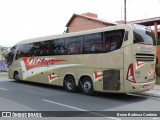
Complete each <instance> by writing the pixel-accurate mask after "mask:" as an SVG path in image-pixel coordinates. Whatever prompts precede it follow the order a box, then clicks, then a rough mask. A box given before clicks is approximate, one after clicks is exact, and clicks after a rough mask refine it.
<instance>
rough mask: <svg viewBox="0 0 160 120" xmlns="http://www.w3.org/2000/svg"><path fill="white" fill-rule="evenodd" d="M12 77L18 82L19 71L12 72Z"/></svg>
mask: <svg viewBox="0 0 160 120" xmlns="http://www.w3.org/2000/svg"><path fill="white" fill-rule="evenodd" d="M14 79H15V81H16V82H20V79H19V73H18V72H17V71H16V72H14Z"/></svg>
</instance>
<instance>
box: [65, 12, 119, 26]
mask: <svg viewBox="0 0 160 120" xmlns="http://www.w3.org/2000/svg"><path fill="white" fill-rule="evenodd" d="M76 16H78V17H83V18H86V19H89V20H93V21H97V22H101V23H103V24H106V25H108V24H109V25H116V24H117V23H114V22H111V21H106V20H102V19H98V18H94V17H89V16H85V15H79V14H75V13H74V14H73V15H72V17H71V18H70V20H69V21H68V23H67V24H66V27H69V25H70V23H71V22H72V20H73V19H74V17H76Z"/></svg>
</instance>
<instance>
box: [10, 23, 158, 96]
mask: <svg viewBox="0 0 160 120" xmlns="http://www.w3.org/2000/svg"><path fill="white" fill-rule="evenodd" d="M8 56H9V57H8V63H9V64H10V67H9V72H8V77H9V78H10V79H15V81H17V82H19V81H30V82H37V83H42V84H49V85H53V87H54V86H55V85H56V86H63V87H64V88H65V90H66V91H68V92H76V91H77V90H80V91H81V92H82V93H83V94H86V95H92V94H93V93H94V91H98V92H110V93H137V92H144V91H148V90H150V89H152V88H153V87H154V84H155V81H156V74H155V62H156V43H155V35H154V33H153V31H152V30H151V29H150V28H148V27H145V26H141V25H137V24H135V25H125V24H124V25H115V26H110V27H105V28H99V29H93V30H87V31H82V32H73V33H64V34H62V35H55V36H46V37H39V38H33V39H28V40H24V41H21V42H19V43H17V44H16V45H15V46H13V47H12V48H11V51H10V53H9V54H8Z"/></svg>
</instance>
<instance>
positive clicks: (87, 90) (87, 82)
mask: <svg viewBox="0 0 160 120" xmlns="http://www.w3.org/2000/svg"><path fill="white" fill-rule="evenodd" d="M81 90H82V93H83V94H85V95H93V93H94V91H93V83H92V79H91V78H90V77H84V78H83V79H82V81H81Z"/></svg>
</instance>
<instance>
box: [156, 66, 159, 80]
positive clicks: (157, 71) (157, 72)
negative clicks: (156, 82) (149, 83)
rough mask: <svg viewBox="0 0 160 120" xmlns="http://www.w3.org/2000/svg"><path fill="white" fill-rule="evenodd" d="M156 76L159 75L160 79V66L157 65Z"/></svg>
mask: <svg viewBox="0 0 160 120" xmlns="http://www.w3.org/2000/svg"><path fill="white" fill-rule="evenodd" d="M156 74H157V77H160V64H157V65H156Z"/></svg>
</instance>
